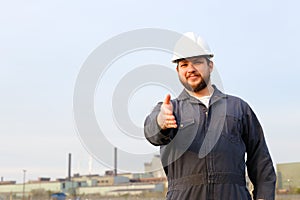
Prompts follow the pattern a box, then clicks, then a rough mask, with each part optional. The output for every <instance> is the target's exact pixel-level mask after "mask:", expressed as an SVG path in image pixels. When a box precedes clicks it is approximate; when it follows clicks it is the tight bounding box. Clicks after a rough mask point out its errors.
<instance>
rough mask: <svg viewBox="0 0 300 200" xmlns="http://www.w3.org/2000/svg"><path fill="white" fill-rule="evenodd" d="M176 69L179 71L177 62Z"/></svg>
mask: <svg viewBox="0 0 300 200" xmlns="http://www.w3.org/2000/svg"><path fill="white" fill-rule="evenodd" d="M176 71H177V72H178V64H177V66H176Z"/></svg>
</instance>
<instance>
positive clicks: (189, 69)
mask: <svg viewBox="0 0 300 200" xmlns="http://www.w3.org/2000/svg"><path fill="white" fill-rule="evenodd" d="M195 71H196V68H195V66H194V65H193V63H192V62H190V63H189V64H188V67H187V72H189V73H193V72H195Z"/></svg>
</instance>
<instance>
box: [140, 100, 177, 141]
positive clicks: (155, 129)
mask: <svg viewBox="0 0 300 200" xmlns="http://www.w3.org/2000/svg"><path fill="white" fill-rule="evenodd" d="M161 104H162V103H161V102H160V103H158V104H157V105H156V106H155V108H154V109H153V111H152V112H151V113H150V115H148V116H147V117H146V120H145V123H144V134H145V137H146V139H147V140H148V141H149V142H150V143H151V144H153V145H155V146H160V145H166V144H168V143H169V142H170V141H171V137H170V133H171V129H167V130H161V128H160V127H159V125H158V123H157V116H158V114H159V112H160V107H161Z"/></svg>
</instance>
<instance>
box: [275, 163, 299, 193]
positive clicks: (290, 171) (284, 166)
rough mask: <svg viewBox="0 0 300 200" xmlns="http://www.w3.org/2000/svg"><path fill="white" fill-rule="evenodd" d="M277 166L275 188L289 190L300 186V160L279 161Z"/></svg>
mask: <svg viewBox="0 0 300 200" xmlns="http://www.w3.org/2000/svg"><path fill="white" fill-rule="evenodd" d="M276 168H277V190H278V191H291V192H293V191H294V190H295V189H296V188H300V162H295V163H281V164H277V165H276Z"/></svg>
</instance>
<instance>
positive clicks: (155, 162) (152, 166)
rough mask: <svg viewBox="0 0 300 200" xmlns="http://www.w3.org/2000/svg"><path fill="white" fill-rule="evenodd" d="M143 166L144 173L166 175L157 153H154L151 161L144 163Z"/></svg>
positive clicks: (156, 175)
mask: <svg viewBox="0 0 300 200" xmlns="http://www.w3.org/2000/svg"><path fill="white" fill-rule="evenodd" d="M144 167H145V173H150V174H152V176H153V177H166V174H165V172H164V169H163V166H162V164H161V160H160V156H159V155H155V156H154V157H153V158H152V161H151V162H149V163H145V164H144Z"/></svg>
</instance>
